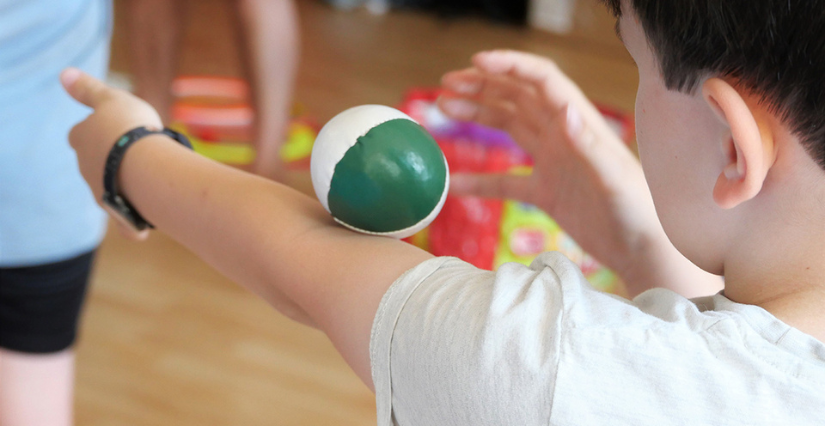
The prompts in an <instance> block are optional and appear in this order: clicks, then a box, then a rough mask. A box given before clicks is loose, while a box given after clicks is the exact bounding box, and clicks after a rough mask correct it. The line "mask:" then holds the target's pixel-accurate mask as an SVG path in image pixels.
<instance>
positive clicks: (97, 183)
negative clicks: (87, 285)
mask: <svg viewBox="0 0 825 426" xmlns="http://www.w3.org/2000/svg"><path fill="white" fill-rule="evenodd" d="M60 81H61V82H62V83H63V87H64V88H65V89H66V92H68V93H69V95H71V96H72V97H73V98H74V99H75V100H77V101H78V102H80V103H82V104H84V105H86V106H88V107H91V108H93V109H94V111H93V112H92V114H90V115H89V116H88V117H86V119H85V120H83V121H81V122H80V123H78V124H77V125H75V126H74V127H73V128H72V130H71V132H69V143H70V144H71V146H72V148H74V150H75V152H76V153H77V162H78V165H79V167H80V173H81V174H82V175H83V178H84V179H85V180H86V183H87V184H88V185H89V187H90V188H91V189H92V193H93V194H94V197H95V200H97V201H98V203H100V201H101V199H102V196H103V170H104V167H105V164H106V157H107V156H108V155H109V151H110V150H111V149H112V146H113V145H114V144H115V141H116V140H117V139H118V138H119V137H120V136H122V135H123V134H124V133H126V132H128V131H129V130H131V129H134V128H135V127H140V126H145V127H147V128H149V129H157V130H159V129H161V128H163V124H162V121H161V119H160V116H159V115H158V113H157V112H156V111H155V110H154V109H153V108H152V107H151V106H150V105H149V104H148V103H146V102H144V101H143V100H141V99H139V98H137V97H135V96H133V95H131V94H130V93H128V92H126V91H123V90H118V89H114V88H112V87H109V86H107V85H106V84H105V83H103V82H102V81H100V80H98V79H96V78H94V77H92V76H90V75H88V74H86V73H84V72H82V71H80V70H78V69H76V68H67V69H66V70H64V71H63V73H61V74H60ZM118 225H119V226H120V230H121V232H123V234H124V235H125V236H127V237H129V238H133V239H144V238H146V236H147V233H146V232H140V233H136V232H134V231H132V230H131V229H129V228H127V227H125V226H124V225H123V224H122V223H120V221H118Z"/></svg>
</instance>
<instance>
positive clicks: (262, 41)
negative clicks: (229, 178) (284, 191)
mask: <svg viewBox="0 0 825 426" xmlns="http://www.w3.org/2000/svg"><path fill="white" fill-rule="evenodd" d="M236 2H237V6H238V18H239V19H238V20H239V21H240V22H239V24H240V25H239V26H240V29H241V32H242V33H243V36H244V37H243V38H244V41H245V43H244V46H245V49H244V50H245V52H244V53H245V64H246V69H247V71H248V72H249V74H250V77H251V78H250V82H251V85H252V96H253V100H254V103H255V111H256V123H255V149H256V153H257V154H256V157H255V163H254V164H253V169H252V170H253V171H254V172H255V173H256V174H258V175H261V176H263V177H267V178H277V179H279V180H281V181H283V176H281V174H282V172H283V170H282V168H283V167H282V165H281V160H280V153H279V150H280V147H281V144H282V142H283V141H284V139H285V137H286V130H287V125H288V124H289V113H290V108H291V104H292V93H293V86H294V84H295V72H296V69H297V65H298V53H299V42H300V40H299V31H298V25H299V24H298V15H297V11H296V10H295V4H294V3H293V1H292V0H236Z"/></svg>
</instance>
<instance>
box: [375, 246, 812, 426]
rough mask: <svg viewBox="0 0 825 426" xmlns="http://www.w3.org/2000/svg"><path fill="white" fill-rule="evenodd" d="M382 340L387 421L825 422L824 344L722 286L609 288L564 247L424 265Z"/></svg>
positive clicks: (392, 312) (390, 306) (400, 296)
mask: <svg viewBox="0 0 825 426" xmlns="http://www.w3.org/2000/svg"><path fill="white" fill-rule="evenodd" d="M370 350H371V361H372V375H373V381H374V383H375V390H376V398H377V406H378V424H379V425H380V426H389V425H401V426H410V425H419V426H448V425H467V426H484V425H496V426H501V425H512V426H516V425H518V426H527V425H565V426H567V425H635V426H642V425H657V426H658V425H749V426H751V425H795V426H802V425H818V426H821V425H825V344H823V343H822V342H819V341H818V340H816V339H814V338H813V337H811V336H808V335H806V334H804V333H802V332H800V331H798V330H796V329H794V328H791V327H789V326H788V325H786V324H784V323H782V322H781V321H779V320H778V319H776V318H775V317H773V316H772V315H771V314H770V313H768V312H767V311H765V310H763V309H761V308H759V307H755V306H749V305H742V304H737V303H734V302H732V301H730V300H728V299H727V298H725V297H724V296H723V295H721V294H720V295H716V296H713V297H707V298H701V299H694V300H688V299H685V298H683V297H681V296H679V295H677V294H675V293H673V292H671V291H668V290H664V289H656V290H650V291H648V292H645V293H644V294H642V295H640V296H639V297H637V298H636V299H634V300H633V301H628V300H626V299H622V298H620V297H616V296H613V295H610V294H606V293H603V292H599V291H597V290H595V289H593V288H592V287H591V286H590V285H589V284H588V283H587V281H586V280H585V279H584V277H583V276H582V274H581V271H580V270H579V269H578V267H577V266H576V265H575V264H573V263H572V262H571V261H570V260H568V259H567V258H565V257H564V256H563V255H561V254H559V253H545V254H543V255H541V256H539V257H538V258H537V259H536V260H535V261H534V262H533V264H532V265H531V266H530V267H529V268H528V267H526V266H523V265H519V264H507V265H504V266H502V267H501V268H499V270H498V272H489V271H483V270H479V269H477V268H475V267H473V266H472V265H469V264H467V263H465V262H463V261H461V260H458V259H454V258H436V259H433V260H429V261H427V262H424V263H422V264H421V265H419V266H417V267H415V268H413V269H412V270H410V271H408V272H407V273H406V274H405V275H404V276H402V277H401V278H399V279H398V281H396V282H395V283H394V284H393V285H392V286H391V287H390V289H389V290H388V291H387V293H386V295H385V296H384V298H383V300H382V302H381V305H380V307H379V309H378V313H377V314H376V318H375V323H374V325H373V330H372V338H371V348H370Z"/></svg>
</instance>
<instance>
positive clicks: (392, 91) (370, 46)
mask: <svg viewBox="0 0 825 426" xmlns="http://www.w3.org/2000/svg"><path fill="white" fill-rule="evenodd" d="M272 1H283V0H272ZM186 3H187V5H186V6H187V12H186V14H185V16H180V18H179V19H177V24H179V25H180V26H181V27H180V28H181V29H182V30H181V31H182V32H181V35H180V37H181V44H180V46H181V47H180V49H179V54H177V57H176V61H177V63H176V64H175V68H176V73H177V75H183V76H211V77H235V78H239V79H244V80H247V79H248V78H247V76H248V75H249V71H248V70H246V69H244V66H243V63H244V60H243V57H244V55H245V54H246V53H245V52H244V51H243V49H242V48H240V47H239V46H240V45H241V43H240V42H239V38H240V37H241V36H240V35H239V30H238V27H237V22H236V19H235V18H236V16H235V14H236V12H235V5H234V4H233V1H231V0H191V1H188V2H186ZM516 3H518V2H511V1H499V2H496V1H492V0H488V1H481V0H476V1H473V0H464V1H455V2H452V1H451V2H447V1H436V0H431V1H413V0H409V1H407V0H400V1H390V2H384V1H374V0H367V1H357V0H335V1H330V2H322V1H319V0H296V1H295V4H296V6H297V12H298V13H297V15H298V17H299V34H300V50H299V54H298V55H299V61H298V65H297V68H296V70H297V71H296V79H295V81H296V84H295V88H294V93H293V96H292V102H293V103H294V104H295V105H296V107H294V111H293V116H294V117H296V120H298V121H301V122H302V123H310V124H308V126H309V128H313V126H317V124H319V123H320V124H323V123H324V122H326V120H328V119H330V118H332V116H334V115H335V114H337V113H338V112H340V111H342V110H344V109H346V108H349V107H352V106H355V105H361V104H368V103H375V104H384V105H391V106H400V105H402V104H403V103H404V102H405V100H407V101H409V100H410V97H411V96H412V97H413V98H414V97H415V96H425V95H426V94H427V93H429V92H428V91H427V90H429V89H430V88H435V87H437V86H438V84H439V79H440V77H441V75H442V74H444V73H445V72H447V71H449V70H454V69H459V68H463V67H466V66H468V65H469V59H470V56H471V55H472V54H473V53H475V52H477V51H481V50H487V49H493V48H509V49H517V50H523V51H528V52H533V53H537V54H540V55H543V56H545V57H549V58H551V59H553V60H554V61H556V62H557V63H558V65H559V67H560V68H561V69H562V70H564V71H565V72H566V73H568V74H569V75H570V76H571V77H572V78H573V79H574V80H575V81H576V82H578V84H579V85H580V86H581V88H582V89H583V90H584V92H585V93H586V94H587V95H588V96H589V97H590V98H591V99H592V100H594V101H595V102H597V103H598V104H599V105H600V106H604V107H606V108H607V109H608V110H610V111H611V112H612V113H613V114H614V115H617V116H618V117H619V119H620V122H621V119H631V117H630V114H631V113H632V109H633V100H634V95H635V89H636V79H637V75H636V70H635V66H634V65H633V62H632V60H631V59H630V57H629V55H628V54H627V53H626V52H625V50H624V48H623V47H622V45H621V43H620V42H619V41H618V40H617V39H616V36H615V34H614V32H613V24H614V20H613V18H612V17H611V16H609V14H608V13H607V12H606V10H605V9H604V7H603V6H602V5H600V4H598V2H597V1H596V0H576V1H574V0H544V1H543V0H535V1H530V2H526V1H525V2H521V3H518V4H516ZM114 6H115V9H114V14H115V21H114V33H113V40H112V51H111V70H112V72H113V74H111V75H110V79H111V80H112V81H113V82H115V83H117V84H119V85H121V86H123V87H130V86H131V85H132V84H133V81H134V79H133V74H134V71H135V67H134V65H133V64H132V63H131V62H132V61H133V60H134V57H133V56H131V55H130V54H129V53H128V52H129V47H128V46H129V42H130V33H129V31H128V30H127V27H128V25H127V24H126V21H127V19H126V18H127V16H126V13H128V9H129V1H128V0H115V1H114ZM416 90H417V91H416ZM422 93H423V94H424V95H422ZM252 95H253V96H254V93H253V94H252ZM425 97H426V96H425ZM312 123H315V124H312ZM625 130H626V129H625ZM630 139H631V140H632V136H631V137H630ZM298 156H299V157H300V154H298ZM111 231H114V230H113V229H110V232H109V234H108V236H107V237H106V239H105V240H104V242H103V245H102V246H101V249H100V251H99V256H98V259H97V263H96V268H95V273H94V277H93V282H92V287H91V291H90V295H89V300H88V304H87V306H86V309H85V313H84V316H83V323H82V327H81V339H80V341H79V346H78V357H77V388H76V423H77V424H79V425H113V424H128V425H176V426H183V425H265V424H266V425H272V424H290V425H333V424H334V425H341V426H344V425H370V424H375V412H374V411H375V405H374V400H373V394H372V393H371V392H370V391H369V390H368V389H367V388H366V387H365V386H364V385H363V384H362V383H361V382H360V381H359V380H358V378H357V377H356V376H355V374H353V373H352V372H351V371H350V369H349V368H348V366H347V365H346V364H345V363H344V362H343V360H342V359H341V358H340V356H339V355H338V354H337V352H336V351H335V350H334V348H333V347H332V345H331V344H330V343H329V341H328V340H327V339H326V337H325V336H324V335H322V334H321V333H320V332H317V331H314V330H311V329H309V328H306V327H303V326H300V325H297V324H294V323H291V322H290V321H289V320H287V319H285V318H284V317H282V316H280V315H279V314H278V313H276V312H275V311H274V310H273V309H271V308H269V307H268V306H267V305H266V304H265V303H264V302H262V301H261V300H259V299H258V298H257V297H255V296H253V295H252V294H251V293H248V292H247V291H245V290H243V289H242V288H240V287H239V286H237V285H236V284H234V283H232V282H230V281H228V280H227V279H225V278H223V277H222V276H221V275H219V274H218V273H217V272H215V271H213V270H212V269H211V268H210V267H208V266H207V265H205V264H204V263H203V262H201V261H200V260H199V259H197V258H196V257H194V256H193V255H192V254H190V253H189V252H188V251H187V250H186V249H184V248H182V247H181V246H179V245H178V244H176V243H175V242H173V241H171V240H170V239H168V238H167V237H165V236H164V235H162V234H159V233H154V234H153V235H152V236H151V237H150V239H149V241H148V242H146V243H142V244H137V243H132V242H129V241H126V240H125V239H123V238H121V237H120V236H119V235H118V233H117V232H111ZM617 286H618V284H617ZM616 291H620V289H619V290H616Z"/></svg>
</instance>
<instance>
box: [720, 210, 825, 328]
mask: <svg viewBox="0 0 825 426" xmlns="http://www.w3.org/2000/svg"><path fill="white" fill-rule="evenodd" d="M820 228H821V225H820V226H819V227H806V226H798V227H793V228H790V229H785V230H783V231H781V232H780V231H777V232H775V233H773V235H771V234H772V233H770V232H762V233H759V232H754V237H753V238H748V239H746V241H742V242H741V243H740V244H737V246H738V247H742V248H744V249H743V250H739V251H737V253H736V257H733V258H731V259H729V260H728V261H726V262H725V273H724V275H725V296H726V297H728V298H729V299H731V300H732V301H734V302H737V303H743V304H748V305H756V306H760V307H762V308H763V309H765V310H767V311H768V312H770V313H771V314H773V315H774V316H776V317H777V318H778V319H780V320H781V321H783V322H785V323H786V324H788V325H790V326H792V327H794V328H797V329H799V330H800V331H802V332H804V333H807V334H809V335H811V336H813V337H814V338H816V339H818V340H819V341H821V342H825V309H823V307H825V261H823V260H825V244H823V243H822V242H823V241H825V232H816V231H815V230H817V229H820Z"/></svg>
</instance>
